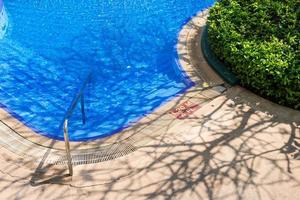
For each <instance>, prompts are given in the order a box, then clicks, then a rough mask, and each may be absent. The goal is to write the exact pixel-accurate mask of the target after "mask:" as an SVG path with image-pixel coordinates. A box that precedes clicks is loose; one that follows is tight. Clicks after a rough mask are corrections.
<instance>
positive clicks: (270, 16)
mask: <svg viewBox="0 0 300 200" xmlns="http://www.w3.org/2000/svg"><path fill="white" fill-rule="evenodd" d="M208 27H209V29H208V40H209V45H210V48H211V49H212V50H213V52H214V53H215V54H216V55H217V56H218V58H219V59H220V60H221V61H222V62H224V63H225V64H226V65H227V66H229V68H230V70H231V71H232V72H233V73H234V74H235V75H236V76H237V77H238V78H239V79H240V80H241V84H242V85H244V86H245V87H248V88H249V89H251V90H253V91H254V92H256V93H258V94H260V95H262V96H264V97H266V98H269V99H271V100H273V101H275V102H277V103H279V104H281V105H286V106H289V107H292V108H295V109H298V110H300V42H299V41H300V1H299V0H247V1H245V0H222V1H220V2H217V3H216V5H215V6H213V7H212V8H211V9H210V15H209V18H208Z"/></svg>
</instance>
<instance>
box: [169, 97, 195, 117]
mask: <svg viewBox="0 0 300 200" xmlns="http://www.w3.org/2000/svg"><path fill="white" fill-rule="evenodd" d="M199 108H200V106H199V104H195V103H193V102H191V101H186V102H184V103H182V104H180V105H179V106H177V107H176V108H175V109H173V110H172V111H171V112H170V114H171V115H173V116H174V117H176V118H177V119H180V120H182V119H186V118H188V117H189V116H190V115H191V114H193V113H194V112H195V111H197V110H198V109H199Z"/></svg>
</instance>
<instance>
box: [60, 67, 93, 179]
mask: <svg viewBox="0 0 300 200" xmlns="http://www.w3.org/2000/svg"><path fill="white" fill-rule="evenodd" d="M91 77H92V72H89V73H88V75H87V77H86V79H85V80H84V82H83V83H82V85H81V87H80V89H79V91H78V92H77V93H76V95H75V97H74V99H73V100H72V103H71V104H70V106H69V108H68V110H67V112H66V115H65V117H64V120H63V132H64V141H65V148H66V155H67V160H68V168H69V174H70V175H71V176H72V175H73V165H72V156H71V151H70V142H69V119H70V117H71V116H72V114H73V112H74V110H75V108H76V105H77V104H78V102H79V100H80V105H81V115H82V123H83V124H85V122H86V115H85V105H84V104H85V103H84V91H85V89H86V86H87V84H88V83H89V82H90V80H91Z"/></svg>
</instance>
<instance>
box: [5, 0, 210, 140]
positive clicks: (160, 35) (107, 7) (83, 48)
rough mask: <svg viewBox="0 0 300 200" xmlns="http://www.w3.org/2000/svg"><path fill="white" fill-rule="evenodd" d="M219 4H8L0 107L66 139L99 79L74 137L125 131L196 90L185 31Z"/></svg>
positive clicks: (203, 0) (148, 0) (161, 0)
mask: <svg viewBox="0 0 300 200" xmlns="http://www.w3.org/2000/svg"><path fill="white" fill-rule="evenodd" d="M0 2H1V0H0ZM213 3H214V0H188V1H187V0H174V1H170V0H135V1H132V0H109V1H96V0H86V1H78V2H77V1H76V2H75V1H73V0H65V1H50V0H44V1H40V0H32V1H28V2H26V3H24V1H21V0H14V1H12V0H6V1H5V2H4V4H5V10H6V12H7V15H8V24H9V25H8V28H7V30H6V33H5V37H4V38H3V39H1V40H0V105H1V107H3V108H4V109H6V110H7V111H8V112H10V113H11V114H12V115H13V116H14V117H16V118H18V119H19V120H20V121H22V122H23V123H24V124H26V125H27V126H28V127H30V128H32V129H33V130H34V131H35V132H37V133H39V134H41V135H44V136H47V137H49V138H53V139H58V140H62V139H63V132H62V123H63V121H64V119H65V117H66V112H67V111H68V109H69V108H70V105H71V102H72V100H73V99H74V97H75V96H76V94H78V91H79V89H80V88H81V87H82V85H83V83H84V82H86V80H87V77H88V76H89V75H90V74H91V78H90V79H89V80H88V84H87V86H86V87H85V89H84V97H85V104H84V105H85V112H86V123H85V124H82V121H81V111H80V106H79V105H77V106H76V109H75V111H74V113H73V115H72V117H71V118H70V122H69V124H70V128H69V130H70V140H71V141H86V140H93V139H97V138H102V137H106V136H110V135H112V134H114V133H117V132H119V131H121V130H122V129H124V128H126V127H128V126H130V124H132V123H133V122H135V121H137V120H138V119H140V118H142V117H143V116H145V115H147V114H148V113H149V112H151V111H153V110H154V109H155V108H157V107H159V106H160V105H162V104H163V103H165V102H166V101H168V100H170V99H171V98H172V97H174V96H176V95H177V94H180V93H183V92H184V91H186V90H187V89H188V88H190V87H191V86H192V85H193V83H192V82H191V81H190V80H189V78H188V77H187V76H186V75H185V74H184V73H183V72H182V70H181V68H180V66H179V65H178V64H177V60H176V59H177V54H176V51H175V45H176V43H177V34H178V32H179V31H180V28H181V27H182V25H183V24H184V23H185V22H186V21H187V20H188V19H189V18H190V17H191V16H192V15H193V14H195V13H196V12H198V11H200V10H203V9H205V8H207V7H209V6H211V5H212V4H213ZM0 4H1V3H0ZM0 10H1V9H0Z"/></svg>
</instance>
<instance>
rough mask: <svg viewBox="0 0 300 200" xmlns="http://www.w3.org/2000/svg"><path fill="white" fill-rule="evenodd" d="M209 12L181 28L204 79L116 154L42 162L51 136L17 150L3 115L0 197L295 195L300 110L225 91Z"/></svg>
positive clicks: (185, 54)
mask: <svg viewBox="0 0 300 200" xmlns="http://www.w3.org/2000/svg"><path fill="white" fill-rule="evenodd" d="M206 14H207V13H206V12H205V13H199V15H198V16H196V17H195V18H194V19H193V20H192V21H191V22H190V23H189V24H187V25H186V26H185V27H184V28H183V31H182V32H181V33H180V38H179V44H178V52H179V58H180V62H181V64H182V66H183V68H184V69H185V70H186V71H187V73H188V74H189V76H191V77H192V79H193V80H194V81H196V82H197V83H198V85H197V86H196V87H194V88H192V89H191V90H190V91H188V92H187V93H186V94H184V95H182V96H179V97H178V98H176V99H174V101H173V102H170V104H169V105H168V106H167V107H164V108H160V113H157V114H158V115H156V114H153V115H150V116H149V119H151V120H149V121H146V122H145V123H142V125H141V127H142V129H144V130H145V131H144V133H143V134H145V137H148V138H149V139H147V140H146V141H144V142H140V143H139V145H138V146H137V148H136V149H135V151H133V152H130V153H129V154H127V155H124V156H120V157H119V158H116V159H113V160H110V159H108V161H104V162H99V163H94V164H89V165H76V166H75V168H74V173H75V174H74V176H73V177H72V178H71V177H69V176H68V175H67V173H68V172H67V170H66V169H67V168H66V166H65V165H52V164H50V163H49V162H46V160H47V159H48V156H49V154H50V153H51V152H50V151H51V149H50V148H47V147H46V146H40V150H41V151H42V152H41V153H40V154H39V155H40V156H39V158H37V157H26V156H23V155H22V154H20V153H18V152H15V151H13V149H12V148H11V144H12V143H14V140H13V136H15V137H16V135H18V134H17V133H16V132H13V133H12V130H11V129H9V127H8V126H6V125H5V124H2V126H0V127H1V128H0V133H1V134H4V135H5V134H7V135H8V136H7V137H9V138H10V139H12V140H11V141H9V144H8V143H6V144H5V143H4V142H3V141H2V142H1V143H0V148H1V151H0V161H1V164H0V178H1V182H0V196H1V198H2V199H30V200H33V199H87V198H88V199H122V200H123V199H222V200H223V199H253V200H256V199H263V200H265V199H276V200H277V199H278V200H284V199H289V200H290V199H299V196H300V162H299V160H300V112H299V111H295V110H292V109H289V108H286V107H282V106H279V105H277V104H274V103H272V102H270V101H267V100H265V99H262V98H261V97H258V96H256V95H255V94H253V93H251V92H249V91H247V90H246V89H243V88H241V87H239V86H236V87H231V88H230V87H228V88H227V91H226V92H223V93H222V91H221V89H222V88H221V87H217V86H218V85H220V84H222V83H223V81H222V80H221V79H220V78H219V77H218V76H217V75H216V74H215V73H214V72H213V71H212V70H211V69H210V68H209V66H208V65H207V63H206V62H205V60H204V59H203V57H202V56H201V51H200V44H199V42H200V40H199V36H200V34H201V29H202V28H201V27H202V26H203V25H204V23H205V20H206V17H207V15H206ZM187 100H188V101H191V102H193V103H194V104H197V105H198V106H199V107H198V109H197V110H195V111H194V112H193V113H192V114H191V115H189V116H188V117H187V118H185V119H181V120H180V119H177V118H175V117H174V116H173V115H171V114H170V111H172V110H173V109H174V108H177V107H178V105H180V104H182V103H183V102H186V101H187ZM9 130H10V131H9ZM19 136H20V135H19ZM17 141H19V142H20V141H21V140H17ZM22 141H24V140H22ZM29 142H30V141H29ZM29 147H32V146H29ZM75 147H76V146H75ZM33 149H35V146H34V147H33ZM87 150H88V149H87ZM16 151H17V149H16ZM28 151H38V150H37V149H35V150H32V149H30V148H29V149H28ZM34 159H36V160H34Z"/></svg>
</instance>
